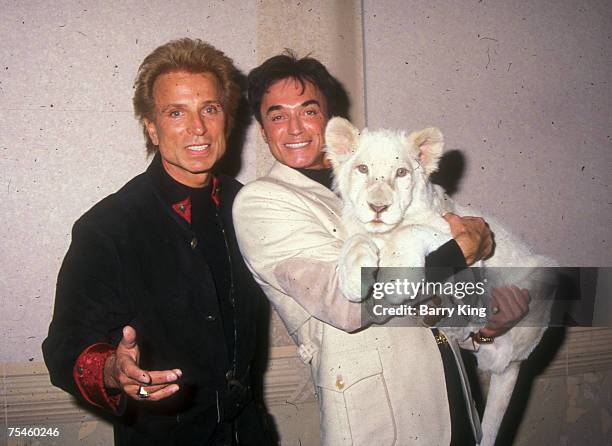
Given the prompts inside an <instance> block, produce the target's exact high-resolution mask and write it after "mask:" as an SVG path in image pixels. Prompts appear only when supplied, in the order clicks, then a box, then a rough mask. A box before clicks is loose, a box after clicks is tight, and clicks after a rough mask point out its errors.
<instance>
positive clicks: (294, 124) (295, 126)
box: [289, 116, 304, 135]
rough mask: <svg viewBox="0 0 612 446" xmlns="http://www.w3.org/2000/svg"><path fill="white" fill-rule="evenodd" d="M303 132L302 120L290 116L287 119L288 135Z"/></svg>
mask: <svg viewBox="0 0 612 446" xmlns="http://www.w3.org/2000/svg"><path fill="white" fill-rule="evenodd" d="M303 131H304V127H303V125H302V119H301V118H300V117H299V116H290V117H289V134H290V135H299V134H300V133H302V132H303Z"/></svg>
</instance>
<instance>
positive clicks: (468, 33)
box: [363, 0, 612, 266]
mask: <svg viewBox="0 0 612 446" xmlns="http://www.w3.org/2000/svg"><path fill="white" fill-rule="evenodd" d="M363 17H364V33H365V38H364V42H365V43H364V46H365V68H366V70H365V77H366V104H367V120H368V125H369V126H370V127H372V128H375V127H380V126H384V127H392V128H402V129H407V130H414V129H418V128H421V127H425V126H431V125H434V126H437V127H439V128H440V129H441V130H442V131H443V133H444V134H445V136H446V150H459V151H460V152H461V154H462V155H463V157H464V159H465V172H464V175H463V177H462V178H461V181H460V183H459V191H458V193H457V194H456V196H455V198H456V199H457V200H458V201H460V202H462V203H463V204H468V205H471V206H472V207H474V208H476V209H481V210H482V211H484V212H485V213H486V214H487V215H492V216H496V217H497V218H499V219H500V220H501V221H503V222H504V223H505V224H506V225H507V226H509V228H510V229H512V230H513V232H515V233H517V234H520V235H522V236H523V237H524V238H525V239H526V240H528V241H529V242H530V243H531V244H532V245H533V246H534V248H535V249H536V250H537V251H539V252H540V253H543V254H547V255H550V256H553V257H554V258H556V259H557V260H558V261H559V262H560V263H561V264H562V265H567V266H610V265H612V199H611V196H612V194H611V191H610V186H611V182H612V118H611V116H612V3H611V2H610V1H608V0H590V1H588V0H587V1H569V0H565V1H559V0H539V1H532V0H516V1H511V2H509V1H502V0H485V1H463V2H450V1H431V0H410V1H401V0H376V1H374V0H365V1H364V12H363ZM474 212H475V213H479V211H477V210H475V211H474Z"/></svg>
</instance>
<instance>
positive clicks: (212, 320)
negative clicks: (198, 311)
mask: <svg viewBox="0 0 612 446" xmlns="http://www.w3.org/2000/svg"><path fill="white" fill-rule="evenodd" d="M204 319H206V320H207V321H208V322H214V321H216V320H217V318H216V317H215V316H214V315H212V314H209V315H207V316H206V317H205V318H204Z"/></svg>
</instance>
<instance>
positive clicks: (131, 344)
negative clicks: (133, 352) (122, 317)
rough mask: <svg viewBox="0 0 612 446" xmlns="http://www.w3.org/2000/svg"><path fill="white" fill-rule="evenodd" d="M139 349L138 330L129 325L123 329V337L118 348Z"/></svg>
mask: <svg viewBox="0 0 612 446" xmlns="http://www.w3.org/2000/svg"><path fill="white" fill-rule="evenodd" d="M135 347H137V345H136V330H134V329H133V328H132V327H130V326H129V325H126V326H125V327H123V337H122V338H121V341H119V345H118V346H117V348H125V349H127V350H130V349H133V348H135Z"/></svg>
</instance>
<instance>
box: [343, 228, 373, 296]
mask: <svg viewBox="0 0 612 446" xmlns="http://www.w3.org/2000/svg"><path fill="white" fill-rule="evenodd" d="M378 252H379V251H378V247H377V246H376V244H375V243H374V242H373V241H372V240H371V239H370V238H369V237H368V236H366V235H364V234H355V235H353V236H351V237H349V238H348V239H347V240H346V241H345V242H344V245H343V246H342V250H341V251H340V259H339V262H338V263H339V265H338V267H339V273H340V274H339V281H340V289H341V290H342V293H343V294H344V296H345V297H346V298H347V299H348V300H350V301H352V302H361V301H362V300H363V299H365V298H366V297H367V295H368V291H369V289H370V287H371V286H372V283H373V282H374V275H372V277H364V283H363V284H362V283H361V268H362V267H363V268H365V267H371V268H377V267H378Z"/></svg>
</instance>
